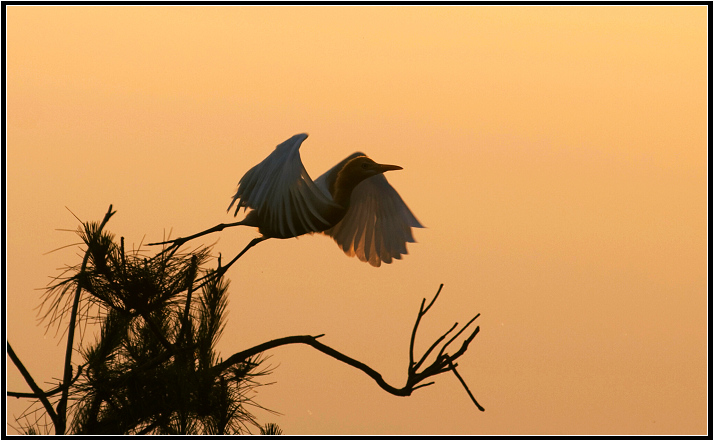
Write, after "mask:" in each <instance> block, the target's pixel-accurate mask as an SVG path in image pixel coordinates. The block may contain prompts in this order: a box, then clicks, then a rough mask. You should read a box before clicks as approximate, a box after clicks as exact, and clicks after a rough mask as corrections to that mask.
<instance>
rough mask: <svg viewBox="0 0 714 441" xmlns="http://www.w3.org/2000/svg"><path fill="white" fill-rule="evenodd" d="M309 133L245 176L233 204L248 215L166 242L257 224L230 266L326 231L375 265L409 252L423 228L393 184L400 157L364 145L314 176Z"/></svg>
mask: <svg viewBox="0 0 714 441" xmlns="http://www.w3.org/2000/svg"><path fill="white" fill-rule="evenodd" d="M307 136H308V135H307V134H306V133H302V134H298V135H295V136H293V137H291V138H290V139H288V140H287V141H285V142H283V143H281V144H279V145H278V146H277V147H275V150H274V151H273V152H272V153H271V154H270V155H268V157H267V158H265V159H264V160H263V161H262V162H261V163H259V164H258V165H256V166H255V167H253V168H251V169H250V170H248V171H247V172H246V174H245V175H243V177H242V178H241V179H240V182H239V183H238V190H237V191H236V193H235V195H234V196H233V200H232V201H231V203H230V205H229V206H228V211H230V210H231V208H232V207H233V206H234V205H235V212H234V216H237V215H238V211H239V210H240V209H241V208H243V209H244V210H245V209H250V210H251V211H249V212H248V214H247V215H246V217H245V219H243V220H242V221H239V222H234V223H229V224H219V225H217V226H216V227H213V228H210V229H208V230H205V231H202V232H201V233H198V234H194V235H193V236H189V237H186V238H179V239H175V240H172V241H166V242H161V243H172V244H173V246H179V245H181V244H182V243H184V242H186V241H188V240H190V239H193V238H196V237H198V236H202V235H204V234H208V233H212V232H214V231H221V230H223V229H224V228H226V227H229V226H237V225H246V226H251V227H257V228H258V231H259V232H260V234H261V236H260V237H257V238H255V239H253V240H252V241H251V242H250V243H249V244H248V246H246V247H245V248H244V249H243V251H241V253H240V254H238V256H236V257H235V258H234V259H233V260H232V261H231V262H230V263H229V264H228V265H226V268H227V267H228V266H230V265H231V264H232V263H233V262H235V261H236V260H237V259H239V258H240V257H241V256H242V255H243V254H245V252H246V251H248V249H250V248H251V247H253V246H254V245H256V244H258V243H260V242H262V241H264V240H266V239H270V238H278V239H287V238H290V237H298V236H301V235H303V234H308V233H310V234H313V233H323V234H326V235H328V236H330V237H332V238H333V239H334V240H335V242H337V244H338V245H339V246H340V248H342V250H343V251H344V252H345V254H347V255H348V256H357V257H358V258H359V259H360V260H361V261H363V262H369V263H370V265H372V266H376V267H378V266H380V265H381V264H382V262H384V263H392V260H393V259H401V257H402V255H403V254H407V245H406V244H407V242H414V237H413V236H412V228H423V226H422V225H421V224H420V223H419V221H418V220H417V219H416V217H414V215H413V214H412V212H411V210H409V207H407V205H406V204H405V203H404V201H403V200H402V198H401V196H399V193H397V191H396V190H395V189H394V187H392V186H391V185H390V184H389V182H387V178H386V177H384V173H385V172H387V171H390V170H401V169H402V167H399V166H398V165H387V164H378V163H376V162H374V161H373V160H372V159H370V158H369V157H367V156H366V155H365V154H364V153H361V152H356V153H353V154H351V155H350V156H348V157H346V158H345V159H343V160H342V161H341V162H339V163H338V164H337V165H335V166H334V167H332V168H331V169H330V170H328V171H327V172H325V173H324V174H323V175H322V176H320V177H319V178H317V179H316V180H315V181H313V180H312V179H311V178H310V175H308V174H307V171H306V170H305V166H304V165H303V163H302V160H301V159H300V145H301V144H302V143H303V141H305V139H307Z"/></svg>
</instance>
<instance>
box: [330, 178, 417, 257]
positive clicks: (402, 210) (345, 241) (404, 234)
mask: <svg viewBox="0 0 714 441" xmlns="http://www.w3.org/2000/svg"><path fill="white" fill-rule="evenodd" d="M412 227H416V228H423V226H422V225H421V223H419V221H418V220H417V219H416V217H414V214H412V212H411V210H409V207H407V204H405V203H404V201H403V200H402V198H401V197H400V196H399V193H397V191H396V190H395V189H394V188H393V187H392V186H391V185H390V184H389V182H387V178H385V177H384V175H381V174H380V175H376V176H372V177H371V178H368V179H365V180H364V181H362V182H361V183H360V184H359V185H357V187H355V189H354V190H353V192H352V197H351V201H350V206H349V209H348V210H347V214H345V217H344V218H343V219H342V220H341V221H340V222H339V223H338V224H337V225H335V226H334V227H332V228H330V229H329V230H326V231H323V233H325V234H327V235H328V236H331V237H332V238H333V239H335V242H337V244H338V245H339V246H340V247H341V248H342V250H343V251H344V252H345V253H346V254H347V255H348V256H357V257H358V258H359V259H360V260H361V261H363V262H369V263H370V265H372V266H379V265H380V264H381V262H384V263H391V262H392V259H401V258H402V254H407V245H406V244H407V242H414V237H413V236H412V230H411V229H412Z"/></svg>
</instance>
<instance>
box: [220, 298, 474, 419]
mask: <svg viewBox="0 0 714 441" xmlns="http://www.w3.org/2000/svg"><path fill="white" fill-rule="evenodd" d="M441 287H443V284H442V285H441V286H440V287H439V291H438V292H437V293H436V296H435V297H434V300H436V297H438V295H439V292H441ZM434 300H432V301H431V303H429V305H428V306H427V307H426V309H425V308H424V303H425V302H426V299H424V300H422V304H421V307H420V308H419V314H418V315H417V319H416V323H415V325H414V328H413V330H412V339H411V342H410V347H409V358H410V360H409V362H410V365H409V368H408V370H407V382H406V384H405V385H404V387H395V386H392V385H390V384H389V383H387V382H386V381H384V379H383V378H382V375H381V374H380V373H379V372H377V371H376V370H374V369H372V368H371V367H369V366H367V365H366V364H364V363H362V362H360V361H358V360H355V359H354V358H351V357H349V356H347V355H345V354H343V353H341V352H339V351H337V350H335V349H333V348H331V347H329V346H327V345H325V344H323V343H321V342H319V341H318V340H317V339H318V337H322V335H319V336H310V335H295V336H291V337H283V338H279V339H276V340H271V341H269V342H265V343H262V344H259V345H257V346H254V347H252V348H249V349H246V350H244V351H241V352H238V353H236V354H233V355H232V356H231V357H229V358H228V359H227V360H225V361H223V362H221V363H219V364H217V365H215V366H214V367H213V368H212V369H213V370H214V372H215V373H216V374H218V373H220V372H222V371H224V370H225V369H228V368H229V367H231V366H233V365H234V364H236V363H241V362H244V361H245V360H247V359H248V358H250V357H252V356H254V355H257V354H260V353H262V352H263V351H267V350H269V349H273V348H276V347H278V346H283V345H288V344H295V343H301V344H306V345H308V346H312V347H313V348H315V349H317V350H318V351H320V352H322V353H324V354H327V355H329V356H330V357H332V358H335V359H337V360H339V361H341V362H343V363H345V364H348V365H350V366H352V367H354V368H357V369H359V370H361V371H362V372H364V373H365V374H367V375H369V376H370V377H371V378H372V379H373V380H374V381H375V382H376V383H377V384H378V385H379V387H381V388H382V389H384V390H385V391H387V392H389V393H390V394H392V395H396V396H400V397H404V396H409V395H411V393H412V392H414V391H415V390H417V389H419V388H422V387H425V386H429V385H431V384H434V382H433V381H431V382H429V383H423V381H425V380H426V379H428V378H430V377H433V376H435V375H439V374H441V373H444V372H448V371H453V372H454V374H456V375H457V377H458V378H459V381H461V384H462V385H463V386H464V389H466V392H467V393H468V394H469V396H470V397H471V400H472V401H473V402H474V404H476V406H477V407H478V409H479V410H481V411H483V410H484V409H483V407H481V405H480V404H478V402H477V401H476V399H475V398H474V397H473V394H472V393H471V391H470V390H469V389H468V387H467V386H466V383H465V382H464V381H463V379H462V378H461V377H460V376H459V375H458V373H457V372H456V366H457V365H456V364H455V363H454V361H455V360H456V358H458V357H459V356H461V355H462V354H463V353H464V352H465V351H466V349H467V348H468V345H469V343H470V342H471V340H473V338H474V337H475V336H476V334H477V333H478V331H479V328H478V327H476V330H475V331H474V332H473V333H472V334H471V335H470V336H469V337H468V338H467V339H466V340H465V341H464V343H463V344H462V346H461V348H460V349H459V351H457V353H456V354H454V355H452V356H450V355H448V354H444V351H445V349H446V347H447V346H448V345H449V344H451V343H452V342H453V341H454V340H455V339H456V337H458V336H459V335H460V334H461V333H463V331H464V330H465V329H466V328H468V327H469V325H471V323H473V322H474V320H476V318H478V317H479V315H478V314H477V315H476V316H475V317H474V318H473V319H471V320H470V321H469V322H468V323H467V324H466V326H464V327H463V328H462V329H461V330H460V331H459V332H458V333H457V334H456V335H455V336H454V337H452V338H451V339H450V340H449V341H448V342H447V343H446V344H444V346H442V348H441V350H440V351H439V355H438V356H437V357H436V360H434V362H433V363H432V364H430V365H429V366H427V367H426V368H424V370H422V371H421V372H417V370H418V369H419V368H420V367H421V365H422V364H423V363H424V361H425V360H426V358H427V357H428V355H429V354H430V353H431V351H433V350H434V349H435V348H436V347H437V346H438V345H439V343H441V342H442V341H443V340H444V339H445V338H446V336H447V335H448V334H449V333H451V332H452V331H453V330H454V329H455V328H456V326H458V323H456V324H454V325H453V326H452V327H451V329H449V330H448V331H447V332H446V333H445V334H443V335H442V336H441V337H439V338H438V339H437V340H436V341H435V342H434V343H433V344H432V345H431V347H430V348H429V349H428V350H427V351H426V353H424V355H423V356H422V357H421V358H420V360H419V361H418V362H417V363H416V364H414V361H413V360H414V358H413V357H414V353H413V350H414V340H415V336H416V330H417V328H418V325H419V321H420V320H421V318H422V317H423V316H424V314H425V313H426V311H427V310H428V309H429V308H430V307H431V306H432V305H433V304H434Z"/></svg>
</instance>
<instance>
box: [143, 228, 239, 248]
mask: <svg viewBox="0 0 714 441" xmlns="http://www.w3.org/2000/svg"><path fill="white" fill-rule="evenodd" d="M238 225H245V224H243V221H240V222H233V223H230V224H218V225H216V226H215V227H213V228H209V229H207V230H204V231H201V232H200V233H196V234H193V235H191V236H188V237H179V238H178V239H173V240H166V241H164V242H155V243H150V244H149V245H164V244H167V243H170V244H171V246H170V247H169V248H178V247H180V246H181V245H183V244H184V243H186V242H188V241H189V240H193V239H195V238H197V237H201V236H205V235H206V234H210V233H215V232H216V231H222V230H223V229H224V228H228V227H235V226H238Z"/></svg>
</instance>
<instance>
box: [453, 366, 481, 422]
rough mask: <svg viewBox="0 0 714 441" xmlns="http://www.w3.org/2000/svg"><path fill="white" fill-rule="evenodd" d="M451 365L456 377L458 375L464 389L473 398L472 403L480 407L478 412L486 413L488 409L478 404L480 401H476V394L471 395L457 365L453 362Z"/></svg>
mask: <svg viewBox="0 0 714 441" xmlns="http://www.w3.org/2000/svg"><path fill="white" fill-rule="evenodd" d="M449 365H450V366H451V370H452V371H454V375H456V378H458V379H459V381H460V382H461V385H462V386H463V387H464V389H466V392H467V393H468V394H469V397H471V401H473V402H474V404H475V405H476V407H478V410H480V411H481V412H483V411H485V410H486V409H484V408H483V407H482V406H481V405H480V404H478V401H476V398H474V394H472V393H471V390H469V387H468V386H467V385H466V382H465V381H464V379H463V378H461V375H459V373H458V371H457V370H456V365H455V364H453V363H451V362H449Z"/></svg>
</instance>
